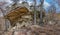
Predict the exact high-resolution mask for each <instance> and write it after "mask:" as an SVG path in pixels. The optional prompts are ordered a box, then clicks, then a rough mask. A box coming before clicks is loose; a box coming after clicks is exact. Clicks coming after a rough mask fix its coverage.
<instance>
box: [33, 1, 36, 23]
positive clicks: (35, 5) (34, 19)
mask: <svg viewBox="0 0 60 35" xmlns="http://www.w3.org/2000/svg"><path fill="white" fill-rule="evenodd" d="M33 1H34V24H36V0H33Z"/></svg>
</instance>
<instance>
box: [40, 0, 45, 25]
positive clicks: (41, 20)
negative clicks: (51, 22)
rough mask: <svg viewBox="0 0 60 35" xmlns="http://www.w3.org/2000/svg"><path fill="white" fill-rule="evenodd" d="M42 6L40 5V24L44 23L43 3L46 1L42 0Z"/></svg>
mask: <svg viewBox="0 0 60 35" xmlns="http://www.w3.org/2000/svg"><path fill="white" fill-rule="evenodd" d="M40 2H41V4H40V24H42V22H43V18H42V10H43V3H44V0H40Z"/></svg>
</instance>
